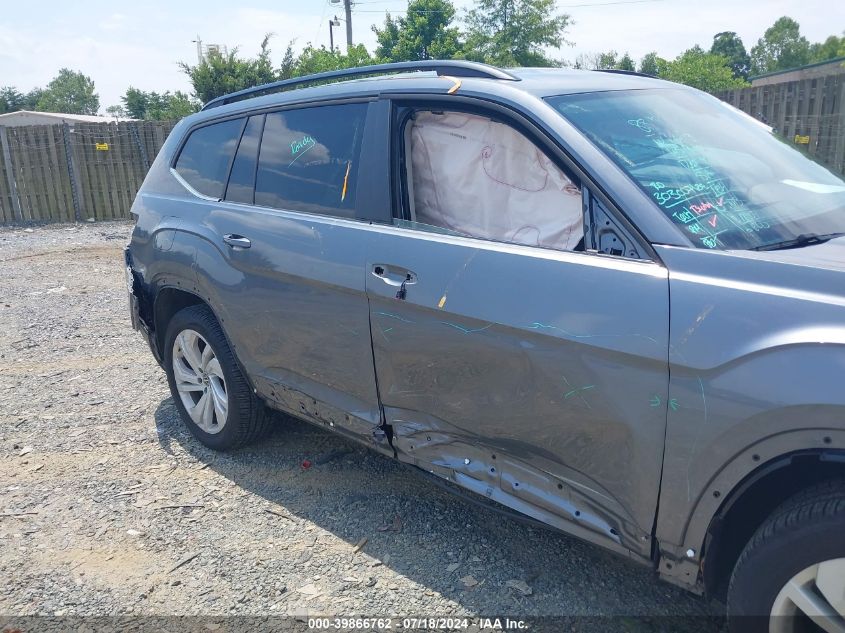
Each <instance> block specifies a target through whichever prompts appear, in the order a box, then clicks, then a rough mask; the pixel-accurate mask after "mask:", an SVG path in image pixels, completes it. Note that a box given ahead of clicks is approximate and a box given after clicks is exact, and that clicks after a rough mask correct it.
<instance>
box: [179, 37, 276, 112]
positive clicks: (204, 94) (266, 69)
mask: <svg viewBox="0 0 845 633" xmlns="http://www.w3.org/2000/svg"><path fill="white" fill-rule="evenodd" d="M270 37H271V34H268V35H266V36H265V37H264V40H263V41H262V42H261V52H260V53H259V54H258V56H257V57H255V58H252V59H244V58H242V57H239V56H238V49H237V48H235V49H233V50H231V51H230V52H228V53H223V52H216V51H214V52H210V53H208V55H206V56H205V58H204V59H203V60H202V62H200V63H198V64H197V65H196V66H190V65H188V64H186V63H185V62H180V63H179V67H180V68H181V69H182V72H184V73H185V74H186V75H188V77H189V78H190V80H191V85H192V86H193V88H194V96H196V98H198V99H199V100H201V101H203V102H207V101H210V100H211V99H214V98H216V97H219V96H221V95H224V94H227V93H230V92H235V91H236V90H243V89H244V88H251V87H252V86H257V85H259V84H264V83H269V82H271V81H274V80H275V79H276V72H275V71H274V70H273V65H272V63H271V61H270V48H269V44H270Z"/></svg>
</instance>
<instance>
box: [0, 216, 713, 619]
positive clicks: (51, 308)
mask: <svg viewBox="0 0 845 633" xmlns="http://www.w3.org/2000/svg"><path fill="white" fill-rule="evenodd" d="M130 232H131V224H130V223H128V222H96V223H91V224H89V223H82V224H77V225H49V226H34V227H31V228H26V229H24V228H20V227H2V228H0V323H2V326H3V327H2V328H0V412H2V415H0V454H2V459H0V514H2V517H0V573H2V576H3V577H4V579H5V582H4V583H2V585H0V613H3V614H5V615H32V614H43V615H52V614H55V613H63V614H65V615H87V616H98V615H108V616H112V615H133V614H145V615H205V616H223V615H231V614H239V615H256V616H260V615H268V614H274V613H275V614H309V613H310V614H314V613H320V614H332V615H338V616H348V615H351V614H359V615H368V616H377V615H413V616H426V617H428V616H435V615H440V616H475V615H482V616H489V615H491V614H496V613H502V612H503V611H504V612H507V613H508V614H509V615H510V616H511V617H520V616H541V615H558V616H560V615H562V616H578V615H595V616H602V615H613V614H615V615H626V616H650V617H651V616H658V615H660V616H679V615H693V616H711V615H714V614H719V613H720V610H721V607H720V605H714V604H708V603H707V602H705V601H704V600H703V599H701V598H698V597H696V596H694V595H691V594H689V593H686V592H684V591H683V590H681V589H678V588H675V587H673V586H671V585H668V584H665V583H663V582H660V581H659V580H658V579H657V578H656V577H655V575H654V573H653V572H652V570H651V569H649V568H646V567H641V566H638V565H635V564H633V563H630V562H628V561H626V560H623V559H621V558H618V557H615V556H613V555H611V554H609V553H606V552H604V551H602V550H601V549H599V548H598V547H595V546H592V545H589V544H586V543H582V542H580V541H577V540H576V539H574V538H569V537H567V536H564V535H561V534H558V533H554V532H551V531H546V530H541V529H536V528H532V527H528V526H526V525H524V524H522V523H520V522H517V521H514V520H510V519H508V518H504V517H502V516H500V515H497V514H495V513H493V512H490V511H487V510H483V509H479V508H477V507H474V506H471V505H469V504H467V503H466V502H464V501H462V500H460V499H458V498H456V497H453V496H450V495H448V494H447V493H446V492H444V491H443V490H440V489H438V488H435V487H433V486H431V485H430V484H429V483H428V482H427V481H425V480H424V479H423V478H421V477H419V476H418V475H416V474H415V473H414V472H412V471H410V470H409V469H407V468H405V467H403V466H401V465H400V464H398V463H396V462H394V461H392V460H390V459H387V458H385V457H383V456H381V455H378V454H376V453H373V452H371V451H368V450H367V449H366V448H364V447H362V446H359V445H357V444H356V443H354V442H352V441H350V440H347V439H344V438H342V437H339V436H334V435H330V434H328V433H327V432H325V431H323V430H321V429H318V428H316V427H313V426H310V425H308V424H307V423H304V422H300V421H296V420H292V419H289V418H286V417H283V416H281V415H279V416H278V423H277V424H276V425H275V428H274V432H273V433H272V434H271V436H270V437H269V438H268V439H266V440H265V441H263V442H262V443H261V444H259V445H253V446H248V447H245V448H242V449H239V450H236V451H233V452H230V453H214V452H213V451H211V450H209V449H207V448H205V447H203V446H202V445H201V444H199V443H198V442H197V441H196V440H195V439H194V438H193V437H192V436H191V434H190V433H189V432H188V431H187V429H186V428H185V426H184V425H183V424H182V422H181V421H180V419H179V417H178V414H177V412H176V408H175V406H174V404H173V400H172V399H171V397H170V393H169V391H168V388H167V382H166V379H165V375H164V372H163V370H161V369H160V368H159V367H158V365H157V364H156V363H155V361H154V360H153V357H152V354H151V353H150V351H149V349H148V348H147V347H146V344H145V343H144V342H143V339H142V338H141V336H140V335H139V334H138V333H136V332H134V331H133V330H132V329H131V326H130V322H129V314H128V307H127V297H126V280H125V273H124V269H123V260H122V247H123V245H124V244H125V243H126V242H127V240H128V237H129V234H130ZM306 460H307V461H308V462H310V464H311V465H310V467H309V468H307V469H305V468H303V467H302V464H303V463H304V462H305V461H306ZM380 528H382V529H380ZM358 550H360V551H358ZM192 555H196V557H195V558H193V559H191V560H189V561H187V562H186V563H185V564H184V565H181V566H180V565H177V566H176V567H174V565H176V564H177V563H178V562H179V561H182V560H185V559H186V558H187V557H190V556H192ZM171 570H172V571H171ZM470 579H472V580H470ZM515 579H519V580H517V581H515ZM529 592H530V595H529ZM705 622H707V623H709V622H712V621H711V620H706V621H704V620H702V622H701V624H702V626H705ZM706 626H709V624H707V625H706ZM706 626H705V630H707V629H706ZM717 628H718V627H717ZM209 630H210V629H209ZM573 630H575V629H574V624H573ZM637 630H649V629H645V628H644V629H639V628H638V629H637ZM710 630H716V629H712V628H711V629H710Z"/></svg>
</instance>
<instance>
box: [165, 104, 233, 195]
mask: <svg viewBox="0 0 845 633" xmlns="http://www.w3.org/2000/svg"><path fill="white" fill-rule="evenodd" d="M243 123H244V121H243V119H231V120H229V121H223V122H221V123H214V124H213V125H206V126H205V127H201V128H198V129H196V130H194V131H193V132H191V135H190V136H189V137H188V141H187V142H186V143H185V146H184V147H183V148H182V151H181V153H180V154H179V159H178V160H177V161H176V171H177V172H179V175H180V176H182V178H184V179H185V180H186V181H187V183H188V184H189V185H191V187H193V188H194V189H196V190H197V191H199V192H200V193H202V194H205V195H206V196H211V197H212V198H222V197H223V187H224V186H225V185H226V175H227V173H228V171H229V164H230V163H231V162H232V155H233V154H234V153H235V148H236V147H237V145H238V138H239V137H240V135H241V128H242V127H243Z"/></svg>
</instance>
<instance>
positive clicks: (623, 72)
mask: <svg viewBox="0 0 845 633" xmlns="http://www.w3.org/2000/svg"><path fill="white" fill-rule="evenodd" d="M593 72H597V73H613V74H614V75H633V76H634V77H651V78H652V79H656V78H657V75H650V74H648V73H641V72H637V71H636V70H622V69H621V68H594V69H593Z"/></svg>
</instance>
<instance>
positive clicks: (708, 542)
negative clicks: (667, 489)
mask: <svg viewBox="0 0 845 633" xmlns="http://www.w3.org/2000/svg"><path fill="white" fill-rule="evenodd" d="M843 476H845V449H824V448H813V449H807V450H799V451H794V452H791V453H786V454H783V455H779V456H777V457H775V458H773V459H770V460H768V461H767V462H765V463H763V464H761V465H760V466H758V467H757V468H756V469H755V470H753V471H751V472H750V473H749V474H748V475H746V476H745V477H744V478H743V479H742V480H741V481H739V483H737V484H736V485H735V486H734V487H733V488H732V489H731V490H730V492H729V493H728V494H727V495H726V496H725V499H724V501H723V502H722V504H721V505H720V506H719V508H718V510H717V511H716V513H715V514H714V515H713V516H712V517H711V519H710V521H709V524H708V527H707V530H706V534H705V539H704V544H703V547H702V559H701V561H702V562H701V571H702V580H703V583H704V589H705V591H706V593H707V594H708V595H710V596H713V597H717V598H720V599H724V597H725V595H726V593H727V587H728V581H729V580H730V575H731V572H732V570H733V567H734V565H735V563H736V561H737V559H738V558H739V556H740V554H741V553H742V550H743V548H744V547H745V545H746V544H747V543H748V542H749V541H750V540H751V537H752V536H753V535H754V533H755V532H756V531H757V528H759V527H760V525H762V523H763V522H764V521H765V520H766V518H767V517H768V516H770V515H771V513H772V512H773V511H774V510H775V509H776V508H777V507H778V506H779V505H781V504H782V503H783V502H784V501H786V500H787V499H788V498H790V497H792V496H793V495H795V494H797V493H798V492H800V491H801V490H803V489H805V488H808V487H810V486H813V485H816V484H819V483H821V482H823V481H827V480H830V479H836V478H839V477H843Z"/></svg>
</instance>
